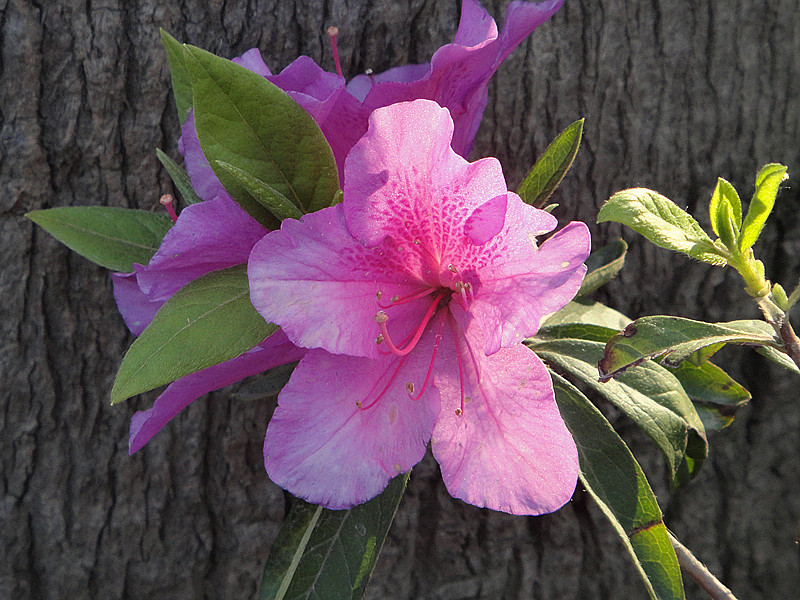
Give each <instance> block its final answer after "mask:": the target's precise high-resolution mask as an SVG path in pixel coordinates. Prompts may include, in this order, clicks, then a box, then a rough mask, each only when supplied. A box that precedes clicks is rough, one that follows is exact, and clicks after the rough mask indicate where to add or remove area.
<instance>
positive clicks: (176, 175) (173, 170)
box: [156, 148, 203, 204]
mask: <svg viewBox="0 0 800 600" xmlns="http://www.w3.org/2000/svg"><path fill="white" fill-rule="evenodd" d="M156 156H158V160H160V161H161V164H162V165H164V168H165V169H166V170H167V173H169V176H170V178H171V179H172V183H174V184H175V187H176V188H177V189H178V191H179V192H180V194H181V197H182V198H183V201H184V202H186V204H197V203H198V202H202V201H203V199H202V198H200V196H198V195H197V192H195V191H194V188H193V187H192V181H191V179H189V174H188V173H187V172H186V170H185V169H184V168H183V167H181V166H179V165H178V164H177V163H176V162H175V161H174V160H172V159H171V158H170V157H169V156H167V155H166V154H164V152H162V151H161V148H156Z"/></svg>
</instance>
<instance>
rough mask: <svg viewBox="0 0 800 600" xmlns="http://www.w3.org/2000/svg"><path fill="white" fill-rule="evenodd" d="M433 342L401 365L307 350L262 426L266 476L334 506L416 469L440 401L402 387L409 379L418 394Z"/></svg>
mask: <svg viewBox="0 0 800 600" xmlns="http://www.w3.org/2000/svg"><path fill="white" fill-rule="evenodd" d="M432 339H433V336H431V335H427V336H426V338H423V340H422V341H421V342H420V345H419V346H418V347H417V349H416V350H415V351H414V352H412V353H411V354H410V355H408V357H407V358H406V360H405V361H403V359H401V358H399V357H397V356H395V355H393V354H392V355H388V356H382V357H380V358H378V359H377V360H372V359H368V358H357V357H352V356H341V355H334V354H329V353H328V352H325V351H324V350H311V351H309V353H308V354H307V355H306V357H305V358H303V360H302V361H300V364H299V365H298V366H297V368H296V369H295V371H294V373H293V374H292V378H291V380H290V381H289V383H288V384H287V385H286V387H284V388H283V391H282V392H281V393H280V396H279V397H278V408H277V409H275V414H274V415H273V417H272V420H271V421H270V423H269V427H268V428H267V435H266V438H265V440H264V464H265V466H266V469H267V473H268V474H269V476H270V478H271V479H272V480H273V481H274V482H275V483H277V484H278V485H279V486H281V487H282V488H285V489H287V490H288V491H290V492H291V493H292V494H294V495H295V496H299V497H301V498H304V499H306V500H308V501H309V502H312V503H314V504H321V505H322V506H325V507H327V508H332V509H341V508H348V507H350V506H353V505H355V504H359V503H361V502H365V501H367V500H369V499H370V498H373V497H374V496H376V495H377V494H379V493H380V492H381V491H382V490H383V489H384V488H385V487H386V484H387V483H388V482H389V480H390V479H392V478H393V477H395V476H396V475H398V474H400V473H404V472H406V471H408V470H409V469H411V467H413V466H414V465H415V464H417V463H418V462H419V461H420V460H421V459H422V457H423V456H424V455H425V450H426V447H427V444H428V440H429V439H430V435H431V431H432V430H433V425H434V422H435V420H436V415H437V413H438V411H439V396H438V392H437V391H436V390H435V388H433V387H429V388H428V389H427V390H426V391H425V393H424V395H423V396H422V397H421V398H420V399H419V400H416V401H415V400H412V399H411V398H410V397H409V394H408V391H407V390H406V384H407V382H409V381H411V382H414V381H416V382H417V390H419V389H420V387H419V386H420V385H421V383H422V381H424V378H425V373H426V371H427V368H428V365H429V361H430V348H431V343H432ZM423 349H424V350H423ZM418 350H419V351H418ZM398 368H399V370H398ZM392 377H394V379H392ZM390 381H391V384H389V382H390ZM387 384H388V385H389V387H388V389H386V391H385V393H383V395H382V396H381V392H382V391H383V390H384V389H385V388H386V386H387ZM379 396H380V398H379V399H378V397H379ZM376 399H377V401H376ZM357 401H358V402H361V405H362V408H359V407H358V406H357V405H356V402H357ZM373 402H374V404H372V403H373ZM370 404H372V406H370Z"/></svg>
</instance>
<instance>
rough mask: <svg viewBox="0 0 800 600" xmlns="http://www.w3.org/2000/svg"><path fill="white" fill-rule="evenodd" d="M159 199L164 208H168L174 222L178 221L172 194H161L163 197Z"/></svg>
mask: <svg viewBox="0 0 800 600" xmlns="http://www.w3.org/2000/svg"><path fill="white" fill-rule="evenodd" d="M158 201H159V202H160V203H161V205H162V206H163V207H164V208H166V209H167V213H169V216H170V218H171V219H172V222H173V223H177V222H178V215H177V214H176V213H175V209H174V208H173V206H172V201H173V198H172V194H164V195H163V196H161V198H159V200H158Z"/></svg>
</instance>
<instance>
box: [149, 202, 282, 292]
mask: <svg viewBox="0 0 800 600" xmlns="http://www.w3.org/2000/svg"><path fill="white" fill-rule="evenodd" d="M266 233H267V230H266V229H264V228H263V227H262V226H261V225H260V224H259V223H258V222H257V221H255V220H254V219H253V218H252V217H251V216H250V215H248V214H247V213H246V212H245V211H244V210H242V208H241V207H240V206H239V205H238V204H237V203H236V202H234V201H233V200H231V199H229V198H217V199H216V200H210V201H207V202H200V203H198V204H192V205H191V206H187V207H186V208H184V209H183V210H182V211H181V214H180V216H179V217H178V222H177V223H175V225H174V226H173V227H172V229H170V230H169V231H168V232H167V235H166V236H164V241H163V242H162V243H161V247H160V248H159V249H158V252H156V254H155V255H154V256H153V258H152V259H151V260H150V263H149V264H148V265H147V267H146V268H145V269H143V270H142V271H141V272H140V273H139V275H138V280H139V285H140V286H141V288H142V291H143V292H144V293H145V294H147V296H148V297H149V298H150V299H151V300H165V299H167V298H169V297H170V296H171V295H172V294H174V293H175V292H176V291H178V290H179V289H181V288H182V287H183V286H185V285H186V284H187V283H189V282H190V281H192V280H194V279H196V278H198V277H200V276H201V275H205V274H206V273H210V272H211V271H216V270H218V269H225V268H228V267H232V266H234V265H239V264H243V263H245V262H247V259H248V257H249V256H250V250H251V249H252V248H253V246H254V245H255V243H256V242H257V241H258V240H260V239H261V238H262V237H264V235H265V234H266Z"/></svg>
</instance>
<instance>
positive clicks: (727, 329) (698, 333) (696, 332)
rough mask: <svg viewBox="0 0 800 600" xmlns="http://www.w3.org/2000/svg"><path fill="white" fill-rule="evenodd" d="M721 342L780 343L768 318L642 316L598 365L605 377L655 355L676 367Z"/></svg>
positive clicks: (613, 341) (611, 345) (610, 344)
mask: <svg viewBox="0 0 800 600" xmlns="http://www.w3.org/2000/svg"><path fill="white" fill-rule="evenodd" d="M720 343H726V344H756V345H758V346H764V345H778V344H779V342H778V341H777V340H776V339H775V331H774V330H773V329H772V327H770V326H769V325H768V324H767V323H765V322H764V321H756V320H745V321H731V322H729V323H704V322H703V321H693V320H691V319H684V318H682V317H669V316H665V315H658V316H653V317H642V318H641V319H637V320H636V321H634V322H633V323H631V324H630V325H628V326H627V327H626V328H625V330H624V331H623V332H622V333H620V334H618V335H616V336H614V337H613V338H612V339H611V340H610V341H609V342H608V345H607V346H606V350H605V356H604V357H603V360H602V361H600V364H599V365H598V367H599V369H600V375H601V377H603V378H610V377H616V375H617V373H620V372H621V371H624V370H625V369H627V368H628V367H630V366H632V365H636V364H639V363H641V362H642V361H644V360H647V359H650V358H655V357H661V363H662V364H665V365H667V366H670V367H675V366H677V365H679V364H680V363H681V362H683V361H684V360H686V359H687V358H689V357H690V356H691V355H692V354H693V353H695V352H696V351H698V350H700V349H701V348H705V347H708V346H712V345H714V344H720Z"/></svg>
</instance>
